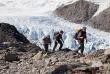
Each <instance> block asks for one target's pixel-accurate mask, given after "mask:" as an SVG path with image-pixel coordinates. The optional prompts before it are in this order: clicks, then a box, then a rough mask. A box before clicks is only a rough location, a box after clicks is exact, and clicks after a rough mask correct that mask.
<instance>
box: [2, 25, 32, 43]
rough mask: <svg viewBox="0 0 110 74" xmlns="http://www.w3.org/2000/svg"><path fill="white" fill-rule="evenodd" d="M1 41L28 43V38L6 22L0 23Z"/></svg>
mask: <svg viewBox="0 0 110 74" xmlns="http://www.w3.org/2000/svg"><path fill="white" fill-rule="evenodd" d="M2 42H23V43H26V44H28V43H30V42H29V40H28V39H27V38H26V37H25V36H24V35H22V34H21V33H19V32H18V31H17V29H16V28H15V27H14V26H12V25H9V24H7V23H0V43H2Z"/></svg>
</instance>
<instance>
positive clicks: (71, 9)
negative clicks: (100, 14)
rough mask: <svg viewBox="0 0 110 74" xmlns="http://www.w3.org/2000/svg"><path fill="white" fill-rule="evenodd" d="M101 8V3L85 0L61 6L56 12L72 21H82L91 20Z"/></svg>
mask: <svg viewBox="0 0 110 74" xmlns="http://www.w3.org/2000/svg"><path fill="white" fill-rule="evenodd" d="M98 8H99V5H97V4H94V3H91V2H87V1H84V0H80V1H77V2H75V3H73V4H70V5H66V6H61V7H59V8H57V9H56V10H55V11H54V13H55V14H57V15H58V16H59V17H62V18H64V19H65V20H68V21H70V22H74V23H82V22H85V21H87V20H89V19H90V18H91V17H92V16H93V15H94V13H95V12H96V11H97V9H98Z"/></svg>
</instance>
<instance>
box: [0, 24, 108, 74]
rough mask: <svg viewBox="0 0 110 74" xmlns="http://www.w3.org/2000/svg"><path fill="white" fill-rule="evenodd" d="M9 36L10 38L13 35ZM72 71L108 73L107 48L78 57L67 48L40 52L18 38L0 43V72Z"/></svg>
mask: <svg viewBox="0 0 110 74" xmlns="http://www.w3.org/2000/svg"><path fill="white" fill-rule="evenodd" d="M9 26H11V25H9ZM4 29H5V28H4ZM6 29H7V31H8V29H9V28H7V27H6ZM11 29H12V28H11ZM15 29H16V28H15ZM16 31H17V30H16ZM5 32H6V30H5ZM11 32H12V33H11ZM11 32H9V33H10V34H13V30H11ZM14 32H15V30H14ZM4 36H5V35H4ZM9 36H10V35H9ZM11 36H12V38H14V37H13V36H14V35H11ZM5 38H6V37H4V38H2V39H5ZM12 40H14V39H12ZM2 41H4V40H2ZM74 73H76V74H97V73H99V74H109V73H110V49H106V50H103V49H101V50H96V51H94V52H92V53H89V54H86V55H83V56H82V55H81V54H80V53H76V52H74V51H72V50H70V49H67V48H66V49H63V50H62V51H55V52H48V53H44V52H43V50H42V49H41V48H39V47H38V46H36V45H34V44H31V43H28V44H26V43H23V42H19V41H15V42H14V41H10V42H9V41H8V42H2V43H0V74H74Z"/></svg>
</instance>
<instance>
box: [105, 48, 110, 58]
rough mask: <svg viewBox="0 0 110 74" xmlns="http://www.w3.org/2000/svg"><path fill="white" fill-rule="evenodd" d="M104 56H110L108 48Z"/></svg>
mask: <svg viewBox="0 0 110 74" xmlns="http://www.w3.org/2000/svg"><path fill="white" fill-rule="evenodd" d="M104 55H105V56H107V55H110V48H108V49H106V50H105V52H104Z"/></svg>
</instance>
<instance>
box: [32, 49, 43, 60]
mask: <svg viewBox="0 0 110 74" xmlns="http://www.w3.org/2000/svg"><path fill="white" fill-rule="evenodd" d="M41 56H42V51H39V52H38V53H37V54H36V55H35V56H34V57H33V59H34V60H35V61H37V60H38V59H40V58H41Z"/></svg>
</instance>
